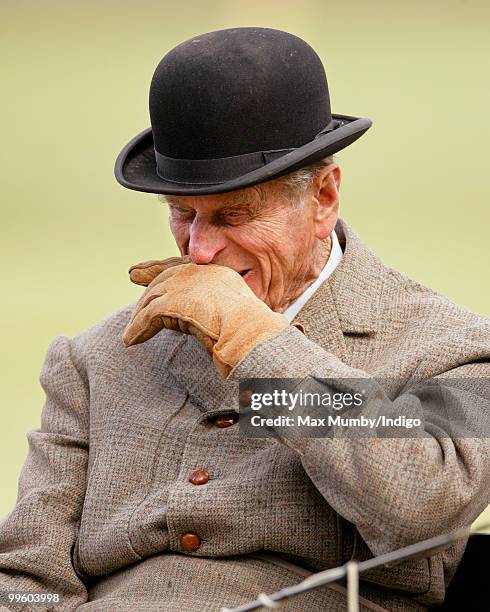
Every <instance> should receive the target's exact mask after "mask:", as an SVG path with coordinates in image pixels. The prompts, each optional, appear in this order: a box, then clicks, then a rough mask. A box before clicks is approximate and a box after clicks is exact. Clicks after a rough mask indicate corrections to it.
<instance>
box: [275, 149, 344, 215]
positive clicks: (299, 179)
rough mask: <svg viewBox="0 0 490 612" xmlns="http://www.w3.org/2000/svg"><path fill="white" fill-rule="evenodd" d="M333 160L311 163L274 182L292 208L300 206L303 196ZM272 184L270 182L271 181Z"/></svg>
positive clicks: (331, 158) (327, 158)
mask: <svg viewBox="0 0 490 612" xmlns="http://www.w3.org/2000/svg"><path fill="white" fill-rule="evenodd" d="M334 161H335V158H334V156H333V155H331V156H330V157H325V158H323V159H320V160H319V161H316V162H313V163H311V164H309V165H308V166H305V167H304V168H300V169H299V170H295V171H294V172H290V173H289V174H286V175H284V176H282V177H280V178H278V179H276V180H275V181H274V182H275V183H276V184H277V185H278V187H279V189H280V190H281V191H282V192H283V195H284V196H286V198H287V199H288V200H289V201H290V203H291V204H292V205H293V206H298V207H299V206H301V205H302V203H303V199H304V195H305V193H306V192H307V191H308V189H309V188H310V187H311V185H312V184H313V183H314V181H315V179H316V177H317V176H318V174H319V173H320V172H321V171H322V170H323V169H324V168H325V167H326V166H329V165H330V164H333V163H334ZM271 182H272V181H271Z"/></svg>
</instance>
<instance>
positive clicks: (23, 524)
mask: <svg viewBox="0 0 490 612" xmlns="http://www.w3.org/2000/svg"><path fill="white" fill-rule="evenodd" d="M41 384H42V386H43V389H44V391H45V393H46V402H45V405H44V410H43V413H42V419H41V427H40V429H38V430H36V431H32V432H30V433H29V434H28V442H29V453H28V457H27V460H26V462H25V464H24V466H23V469H22V473H21V476H20V480H19V491H18V497H17V502H16V505H15V508H14V509H13V511H12V512H11V513H10V514H9V515H8V516H7V517H6V518H5V519H4V520H3V521H2V522H1V523H0V592H2V593H3V598H5V592H17V593H19V592H38V593H58V594H60V595H62V597H63V602H62V603H61V604H59V605H56V606H55V607H52V604H51V606H46V607H42V606H39V605H36V608H35V609H36V610H41V609H54V610H57V611H58V610H60V611H61V610H74V609H75V608H76V607H77V606H78V605H80V604H82V603H83V602H85V601H86V599H87V591H86V588H85V586H84V584H83V582H82V581H81V580H80V579H79V577H78V576H77V574H76V573H75V570H74V568H73V565H72V559H71V551H72V548H73V546H74V543H75V540H76V538H77V532H78V524H79V520H80V516H81V511H82V506H83V500H84V494H85V486H86V471H87V456H88V430H89V417H88V405H89V395H88V385H87V383H86V381H84V380H83V376H82V374H81V373H79V372H78V371H77V369H76V368H75V366H74V364H73V362H72V359H71V352H70V341H69V340H68V339H67V338H65V337H62V336H60V337H57V338H55V340H54V341H53V342H52V344H51V346H50V347H49V349H48V353H47V356H46V359H45V363H44V367H43V370H42V373H41ZM2 604H4V605H7V606H8V603H7V602H6V601H5V599H4V600H3V601H2V602H1V603H0V606H1V605H2Z"/></svg>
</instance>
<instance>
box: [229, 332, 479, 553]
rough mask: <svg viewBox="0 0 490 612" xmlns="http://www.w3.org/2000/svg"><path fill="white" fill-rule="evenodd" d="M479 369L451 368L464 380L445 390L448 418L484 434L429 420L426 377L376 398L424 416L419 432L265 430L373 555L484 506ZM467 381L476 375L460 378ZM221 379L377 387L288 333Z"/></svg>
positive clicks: (460, 522)
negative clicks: (474, 422)
mask: <svg viewBox="0 0 490 612" xmlns="http://www.w3.org/2000/svg"><path fill="white" fill-rule="evenodd" d="M299 356H301V357H299ZM489 368H490V364H489V363H488V362H487V363H484V362H483V360H481V362H480V363H476V364H467V365H461V367H458V368H456V369H454V370H452V371H451V375H452V376H454V377H459V378H461V380H463V381H465V383H466V384H464V385H463V386H462V388H460V389H457V390H456V392H454V393H452V394H451V402H452V411H451V412H452V414H453V415H455V414H456V415H459V416H461V415H466V416H467V417H468V418H469V419H471V418H473V417H477V418H480V417H482V419H484V420H486V424H483V425H482V423H479V426H480V429H478V431H482V427H483V428H484V427H486V436H487V437H485V435H481V436H472V437H470V436H469V435H467V434H465V435H463V436H458V435H457V432H456V435H454V432H451V430H449V431H444V425H445V424H447V423H448V421H447V420H444V419H442V420H441V419H439V415H438V412H437V411H438V407H437V405H436V406H435V407H434V406H433V403H434V402H433V399H434V397H433V394H432V393H431V392H430V390H431V386H430V384H429V381H421V382H420V384H417V385H416V386H415V389H416V391H414V392H413V394H406V395H403V393H402V395H401V396H400V397H399V398H397V399H396V400H394V399H393V398H391V399H389V398H387V397H386V396H385V397H384V399H383V404H384V407H385V408H386V404H387V403H388V409H390V408H393V410H395V409H396V408H397V406H396V405H395V401H396V402H399V401H400V399H402V400H403V399H405V400H409V401H408V402H407V403H406V406H407V407H408V408H409V409H410V410H412V414H415V415H416V416H421V417H422V419H424V416H425V417H426V418H425V421H424V420H422V423H424V422H425V430H424V431H423V432H422V434H423V435H419V432H416V433H409V434H407V435H403V436H398V437H375V436H367V437H366V436H362V435H350V436H342V437H341V438H340V437H323V438H319V437H317V438H313V437H295V435H293V436H291V433H290V432H289V433H288V434H287V435H286V434H285V433H284V432H285V431H286V429H287V428H282V429H280V428H278V427H274V433H275V435H276V436H277V437H278V439H279V441H280V442H282V443H284V444H286V445H287V446H289V447H290V448H292V449H293V450H294V451H295V452H296V453H298V454H299V456H300V458H301V462H302V464H303V467H304V469H305V471H306V472H307V474H308V476H309V477H310V478H311V480H312V482H313V483H314V484H315V486H316V487H317V489H318V490H319V492H320V493H321V494H322V496H323V497H324V498H325V499H326V501H327V502H328V503H329V504H330V506H331V507H332V508H333V509H334V510H336V512H337V513H338V514H340V515H341V516H343V517H344V518H345V519H346V520H348V521H349V522H351V523H353V524H354V525H355V526H356V527H357V530H358V531H359V533H360V535H361V537H362V538H363V540H364V541H365V542H366V544H367V545H368V546H369V548H370V550H371V551H372V553H373V554H374V555H378V554H382V553H385V552H388V551H391V550H395V549H397V548H400V547H402V546H406V545H408V544H411V543H413V542H416V541H419V540H422V539H425V538H429V537H432V536H435V535H438V534H440V533H444V532H447V531H450V530H452V529H453V528H458V527H461V526H464V525H468V524H471V523H472V522H473V521H474V520H475V519H476V518H477V517H478V515H479V514H480V513H481V512H482V511H483V510H484V508H485V507H486V506H487V505H488V503H489V502H490V499H489V497H490V494H489V490H490V469H489V465H490V461H489V460H490V444H489V439H488V419H489V411H488V409H489V406H490V397H489V393H488V391H489V387H490V385H489V384H488V379H489V378H490V369H489ZM475 376H478V377H480V378H472V379H469V378H468V379H467V378H465V377H475ZM485 376H486V379H485V378H483V377H485ZM230 378H231V379H233V380H236V381H238V380H241V381H244V380H246V379H253V378H261V379H264V378H272V379H274V378H278V379H292V378H296V379H298V380H300V381H301V385H300V386H301V388H302V389H308V388H310V389H311V388H315V387H316V389H318V384H319V382H318V379H331V380H332V379H343V380H344V381H353V384H354V382H355V381H357V382H359V381H361V384H362V386H364V387H365V386H366V385H370V386H371V388H373V389H376V388H378V389H379V384H378V382H377V381H375V380H374V379H373V378H371V377H370V375H369V374H368V373H366V372H365V371H362V370H359V369H355V368H351V367H350V366H348V365H346V364H345V363H343V362H341V361H340V360H339V359H338V358H337V357H336V356H334V355H333V354H331V353H329V352H327V351H325V350H324V349H323V348H322V347H320V346H318V345H317V344H316V343H314V342H313V341H311V340H309V339H308V338H306V337H305V336H304V335H303V334H302V333H301V332H300V331H298V330H297V329H294V328H289V329H287V330H285V331H284V332H282V333H281V334H280V335H279V336H277V337H276V338H273V339H272V340H269V341H267V342H264V343H262V344H259V345H257V346H256V347H255V348H254V349H253V350H252V351H250V353H248V355H246V356H245V357H244V358H243V359H242V361H241V362H240V363H239V364H238V365H237V366H236V367H235V369H234V370H233V371H232V372H231V375H230ZM443 378H444V376H443V377H442V379H439V380H443ZM434 380H435V379H433V381H434ZM354 390H355V389H354ZM424 404H427V406H426V405H424ZM434 410H435V411H434ZM431 411H432V412H431ZM471 431H473V430H471ZM302 432H303V433H302V434H301V433H300V435H303V436H304V435H308V434H307V433H306V434H305V433H304V432H305V430H304V429H303V430H302ZM484 433H485V432H484Z"/></svg>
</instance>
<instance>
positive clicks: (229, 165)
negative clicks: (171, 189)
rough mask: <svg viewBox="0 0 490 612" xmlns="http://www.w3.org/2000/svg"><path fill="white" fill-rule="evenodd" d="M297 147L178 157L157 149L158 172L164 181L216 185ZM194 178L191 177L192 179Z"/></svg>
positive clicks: (250, 170)
mask: <svg viewBox="0 0 490 612" xmlns="http://www.w3.org/2000/svg"><path fill="white" fill-rule="evenodd" d="M291 151H294V149H277V151H258V152H257V151H255V152H254V153H244V154H243V155H234V156H232V157H220V158H218V159H175V158H174V157H167V156H166V155H162V154H161V153H159V152H158V151H157V150H156V149H155V157H156V161H157V168H156V170H157V174H158V176H159V177H160V178H161V179H163V180H164V181H170V182H171V183H183V184H186V185H193V184H196V185H216V184H219V183H224V182H225V181H230V180H232V179H234V178H236V177H237V176H241V175H243V174H247V173H248V172H252V171H253V170H257V169H258V168H262V166H265V165H266V164H268V163H270V162H271V161H274V160H275V159H277V158H278V157H282V156H283V155H286V153H290V152H291ZM190 178H192V180H189V179H190Z"/></svg>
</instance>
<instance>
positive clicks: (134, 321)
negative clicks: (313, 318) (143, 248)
mask: <svg viewBox="0 0 490 612" xmlns="http://www.w3.org/2000/svg"><path fill="white" fill-rule="evenodd" d="M182 261H183V260H182V258H175V257H173V258H170V259H169V260H163V261H161V262H158V261H156V260H152V261H149V262H145V263H143V264H138V265H136V266H133V267H132V268H131V269H130V277H131V280H133V282H136V283H138V284H146V282H147V281H149V280H150V278H151V277H152V276H153V275H155V274H156V276H154V278H153V280H152V281H151V282H150V283H149V284H148V287H147V289H146V291H145V292H144V293H143V295H142V297H141V299H140V300H139V302H138V303H137V305H136V308H135V311H134V313H133V316H132V318H131V321H130V322H129V324H128V326H127V327H126V329H125V331H124V336H123V341H124V343H125V344H126V345H127V346H131V345H133V344H139V343H141V342H145V341H146V340H148V339H149V338H152V337H153V336H154V335H155V334H156V333H158V332H159V331H160V330H161V329H164V328H166V329H174V330H177V331H182V332H184V333H189V334H192V335H194V336H196V337H197V339H198V340H199V341H200V342H201V343H202V344H203V346H204V348H205V349H206V350H207V351H208V353H209V354H210V355H211V357H212V358H213V361H214V364H215V366H216V367H217V369H218V370H219V372H220V373H221V375H222V376H223V377H224V378H227V377H228V375H229V373H230V372H231V370H232V369H233V368H234V367H235V366H236V365H237V364H238V362H239V361H240V360H241V359H242V358H243V357H244V356H245V355H246V354H247V353H248V352H249V351H251V350H252V349H253V348H254V346H255V345H257V344H258V343H259V342H264V341H266V340H269V339H271V338H274V337H275V336H277V335H279V334H280V333H281V332H282V331H283V330H284V329H285V328H286V327H288V325H289V323H288V320H287V318H286V317H285V316H284V315H282V314H280V313H277V312H273V311H272V310H271V309H270V308H269V307H268V306H267V305H266V304H264V302H262V301H261V300H259V299H258V298H257V297H256V296H255V294H254V293H253V291H252V290H251V289H250V287H249V286H248V285H247V283H246V282H245V281H244V280H243V278H242V277H241V276H240V275H239V274H238V273H237V272H235V271H234V270H232V269H231V268H226V267H224V266H217V265H214V264H208V265H196V264H193V263H186V261H189V260H188V258H187V259H186V260H185V261H184V263H182ZM160 270H163V271H160Z"/></svg>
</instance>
